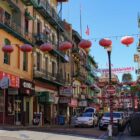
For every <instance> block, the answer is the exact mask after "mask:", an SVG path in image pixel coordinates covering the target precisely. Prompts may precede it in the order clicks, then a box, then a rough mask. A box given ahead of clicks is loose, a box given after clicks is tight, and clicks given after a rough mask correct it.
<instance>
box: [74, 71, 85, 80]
mask: <svg viewBox="0 0 140 140" xmlns="http://www.w3.org/2000/svg"><path fill="white" fill-rule="evenodd" d="M72 76H73V77H75V78H77V79H80V80H81V81H84V80H85V79H86V75H85V74H84V73H83V72H82V71H80V70H78V71H76V72H74V73H73V75H72Z"/></svg>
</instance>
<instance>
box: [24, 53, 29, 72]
mask: <svg viewBox="0 0 140 140" xmlns="http://www.w3.org/2000/svg"><path fill="white" fill-rule="evenodd" d="M23 70H24V71H28V54H27V52H23Z"/></svg>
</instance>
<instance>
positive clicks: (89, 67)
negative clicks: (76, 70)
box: [85, 63, 91, 71]
mask: <svg viewBox="0 0 140 140" xmlns="http://www.w3.org/2000/svg"><path fill="white" fill-rule="evenodd" d="M85 68H86V70H88V71H90V70H91V66H90V64H88V63H87V64H86V65H85Z"/></svg>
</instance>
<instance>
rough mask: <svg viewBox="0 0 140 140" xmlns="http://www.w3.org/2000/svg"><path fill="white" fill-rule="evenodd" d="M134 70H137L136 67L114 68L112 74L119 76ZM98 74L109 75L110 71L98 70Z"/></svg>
mask: <svg viewBox="0 0 140 140" xmlns="http://www.w3.org/2000/svg"><path fill="white" fill-rule="evenodd" d="M134 70H135V68H134V67H122V68H112V69H111V72H112V73H114V74H117V73H126V72H132V71H134ZM96 72H100V73H109V69H97V70H96Z"/></svg>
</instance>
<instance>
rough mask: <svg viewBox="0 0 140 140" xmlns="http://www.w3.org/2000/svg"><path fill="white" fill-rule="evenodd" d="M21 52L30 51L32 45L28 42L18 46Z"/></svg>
mask: <svg viewBox="0 0 140 140" xmlns="http://www.w3.org/2000/svg"><path fill="white" fill-rule="evenodd" d="M20 49H21V51H23V52H31V51H32V50H33V48H32V46H31V45H29V44H24V45H22V46H21V47H20Z"/></svg>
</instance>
